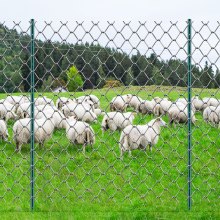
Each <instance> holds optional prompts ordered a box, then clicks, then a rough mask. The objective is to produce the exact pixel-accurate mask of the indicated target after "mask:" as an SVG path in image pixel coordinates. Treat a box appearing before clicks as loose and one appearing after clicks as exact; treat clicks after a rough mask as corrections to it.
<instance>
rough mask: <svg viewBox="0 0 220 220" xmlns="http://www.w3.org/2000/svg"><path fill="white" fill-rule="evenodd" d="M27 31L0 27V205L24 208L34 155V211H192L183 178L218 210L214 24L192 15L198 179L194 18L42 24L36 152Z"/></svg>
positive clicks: (196, 203) (200, 203) (198, 206)
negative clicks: (5, 135)
mask: <svg viewBox="0 0 220 220" xmlns="http://www.w3.org/2000/svg"><path fill="white" fill-rule="evenodd" d="M30 28H31V26H30V24H28V23H27V24H23V23H21V22H19V23H1V25H0V39H1V41H0V57H1V58H0V71H1V72H0V74H1V79H0V91H1V94H0V98H1V99H2V100H1V104H0V105H1V106H2V108H3V107H6V106H7V107H8V106H9V104H8V101H9V99H12V97H13V98H14V97H15V98H14V99H18V98H16V97H17V96H20V99H18V100H17V101H16V102H17V103H16V102H14V103H13V100H12V101H11V102H12V107H13V108H15V110H14V114H12V116H11V117H12V118H11V119H9V120H6V117H5V116H6V115H7V114H10V113H11V112H13V110H11V109H9V110H8V113H4V114H2V115H1V119H3V120H6V121H7V128H8V132H9V138H8V140H3V141H2V142H1V145H0V146H1V152H2V155H3V156H2V157H1V168H2V170H3V172H1V179H0V183H1V188H0V198H1V200H0V201H1V210H29V201H30V191H31V186H30V169H31V166H30V164H31V161H32V162H33V165H34V176H33V178H34V179H33V180H34V191H32V192H34V197H33V198H32V199H34V200H33V201H34V202H35V210H40V211H67V210H73V209H74V210H85V211H86V210H101V211H107V210H115V211H128V210H134V209H136V210H140V211H161V212H162V211H168V210H169V211H180V210H187V200H189V197H188V192H189V188H188V187H189V185H188V181H191V183H192V185H191V186H190V187H191V192H192V202H193V205H192V208H193V209H194V210H210V204H212V206H211V208H212V209H213V208H217V207H218V199H219V189H218V184H219V173H218V169H219V162H218V161H219V140H218V135H219V129H218V128H217V126H216V124H219V118H220V117H219V112H218V106H219V103H218V100H219V84H220V77H219V70H218V62H219V61H218V59H219V54H218V51H219V50H218V47H219V38H218V36H219V35H218V31H219V23H216V24H214V23H212V24H211V23H203V22H201V23H196V22H193V23H192V36H191V38H192V53H191V54H190V55H191V58H192V72H191V75H190V76H192V77H191V82H192V86H191V87H190V88H191V89H192V94H191V95H192V96H198V98H195V97H192V112H191V113H192V114H191V121H192V123H193V125H192V134H191V139H192V146H191V152H192V164H191V165H192V166H191V167H190V169H191V170H192V173H191V177H192V178H191V180H187V177H188V175H187V171H188V168H189V167H188V141H189V139H188V134H189V133H188V129H187V122H188V121H189V118H188V110H187V107H188V104H189V103H188V93H189V90H188V88H189V86H190V85H189V84H188V80H187V79H188V78H187V76H189V74H190V73H189V71H188V67H189V62H188V58H189V54H188V50H187V47H188V45H189V41H188V34H187V28H188V23H187V22H121V23H119V22H57V23H56V22H35V27H34V31H35V42H34V43H35V44H34V46H35V50H34V52H33V54H32V56H33V57H34V64H35V65H34V78H35V83H34V92H35V103H34V110H35V113H34V114H35V118H34V126H35V128H34V130H35V133H34V135H33V137H34V138H35V140H34V141H35V144H34V160H32V159H33V158H31V160H30V145H29V144H27V143H20V142H22V141H23V142H25V140H27V142H29V141H30V137H31V132H30V130H31V129H30V119H28V118H30V117H31V113H30V106H31V103H30V96H29V95H30V89H31V63H32V64H33V60H32V62H31V53H30V47H31V37H30ZM187 87H188V88H187ZM21 95H23V96H25V97H27V98H24V97H23V96H22V97H21ZM7 97H8V98H7ZM205 97H207V99H204V98H205ZM214 98H215V99H214ZM21 99H22V101H21ZM5 100H6V101H5ZM6 102H7V103H6ZM22 102H24V103H22ZM5 103H6V104H5ZM179 103H182V104H179ZM212 105H214V106H215V107H213V108H212V107H209V106H212ZM205 107H207V108H206V111H208V110H207V109H209V108H210V109H211V110H212V111H208V113H207V115H206V111H205ZM0 111H1V109H0ZM2 112H3V110H2ZM6 112H7V111H6ZM109 112H115V113H109ZM125 112H126V113H125ZM158 117H159V118H158ZM194 117H195V118H196V119H197V121H195V118H194ZM23 118H26V119H23ZM154 119H155V121H154V123H153V124H147V123H149V122H150V121H151V122H152V120H154ZM204 119H205V120H206V121H205V120H204ZM16 123H17V126H15V125H16ZM19 123H20V124H21V125H22V126H23V127H22V128H20V127H19V126H18V124H19ZM24 123H26V124H25V125H24ZM164 123H166V124H167V127H164V125H165V124H164ZM129 124H132V125H129ZM126 125H128V127H126ZM13 127H14V129H13ZM125 127H126V128H125ZM159 127H161V130H160V128H159ZM0 128H1V129H2V127H1V126H0ZM19 129H20V130H19ZM25 129H26V130H27V131H26V133H27V134H28V136H27V137H25V136H24V134H26V133H25V131H24V130H25ZM28 129H29V130H28ZM12 130H14V131H12ZM0 134H1V133H0ZM13 136H14V138H13ZM120 136H121V137H120ZM157 139H158V140H157ZM15 146H16V147H15ZM126 146H127V148H125V147H126ZM130 148H131V149H130ZM132 148H138V149H137V150H132ZM129 149H130V150H129ZM129 154H131V155H130V156H129ZM32 168H33V167H32Z"/></svg>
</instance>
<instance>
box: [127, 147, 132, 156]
mask: <svg viewBox="0 0 220 220" xmlns="http://www.w3.org/2000/svg"><path fill="white" fill-rule="evenodd" d="M128 154H129V157H132V154H131V149H130V148H129V150H128Z"/></svg>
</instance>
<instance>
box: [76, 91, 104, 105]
mask: <svg viewBox="0 0 220 220" xmlns="http://www.w3.org/2000/svg"><path fill="white" fill-rule="evenodd" d="M76 100H77V101H78V102H84V101H88V100H89V101H91V102H93V104H94V108H99V107H100V100H99V98H98V97H97V96H95V95H92V94H91V95H84V96H80V97H78V98H77V99H76Z"/></svg>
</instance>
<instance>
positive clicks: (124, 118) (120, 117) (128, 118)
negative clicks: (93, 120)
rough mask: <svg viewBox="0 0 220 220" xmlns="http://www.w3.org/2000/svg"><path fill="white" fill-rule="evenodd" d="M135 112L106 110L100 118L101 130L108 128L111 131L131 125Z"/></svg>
mask: <svg viewBox="0 0 220 220" xmlns="http://www.w3.org/2000/svg"><path fill="white" fill-rule="evenodd" d="M135 114H136V113H132V112H126V113H121V112H108V113H106V114H105V115H104V117H103V120H102V132H104V131H105V130H107V129H108V128H109V129H110V130H111V131H116V130H120V129H123V128H125V127H126V126H128V125H131V124H132V122H133V120H134V116H135Z"/></svg>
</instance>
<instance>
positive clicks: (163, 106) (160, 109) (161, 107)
mask: <svg viewBox="0 0 220 220" xmlns="http://www.w3.org/2000/svg"><path fill="white" fill-rule="evenodd" d="M172 105H173V103H172V102H171V101H169V100H167V99H165V100H161V101H160V103H157V104H156V105H155V107H154V108H153V113H154V115H155V116H162V115H166V113H167V111H168V110H169V108H170V107H171V106H172Z"/></svg>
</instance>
